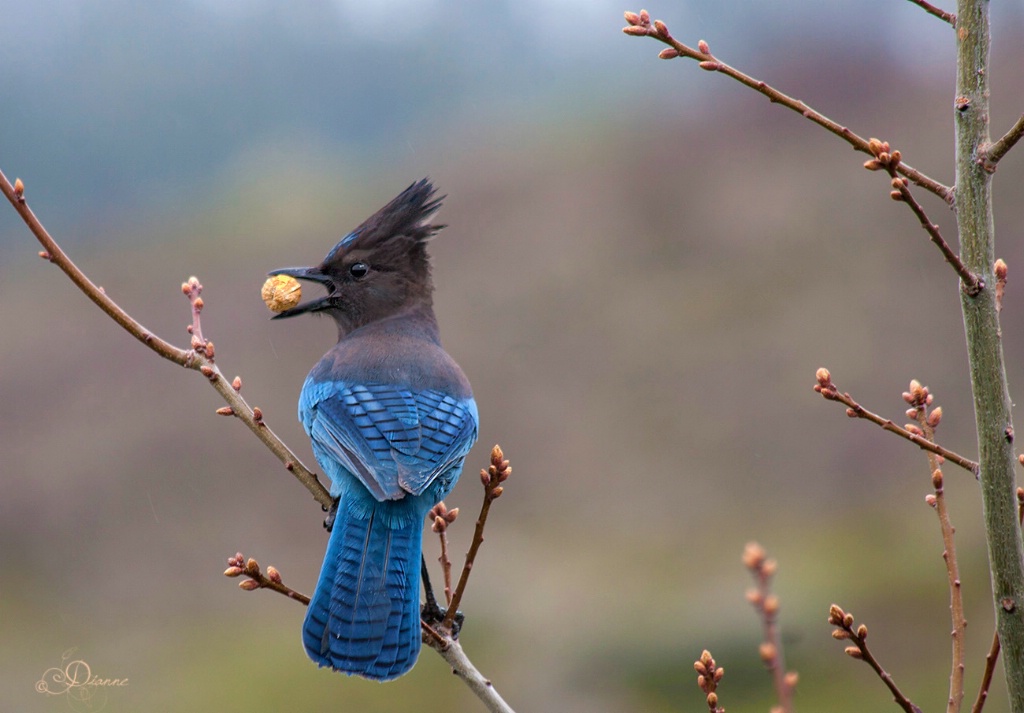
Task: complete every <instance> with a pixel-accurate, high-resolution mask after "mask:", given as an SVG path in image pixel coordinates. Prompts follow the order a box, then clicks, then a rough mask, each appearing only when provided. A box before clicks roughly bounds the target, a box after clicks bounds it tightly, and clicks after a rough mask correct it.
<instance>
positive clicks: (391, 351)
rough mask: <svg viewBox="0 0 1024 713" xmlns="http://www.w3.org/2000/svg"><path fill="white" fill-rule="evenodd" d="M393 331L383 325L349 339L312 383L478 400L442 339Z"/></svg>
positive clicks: (321, 364) (312, 376)
mask: <svg viewBox="0 0 1024 713" xmlns="http://www.w3.org/2000/svg"><path fill="white" fill-rule="evenodd" d="M393 327H394V325H388V324H380V323H377V324H372V325H367V326H366V327H363V328H361V329H358V330H356V331H354V332H352V333H350V334H348V335H346V336H345V337H344V338H343V339H341V340H339V341H338V343H337V344H336V345H335V346H334V347H332V348H331V350H330V351H328V352H327V353H326V354H325V355H324V356H323V358H322V359H321V360H320V361H319V363H317V365H316V366H314V367H313V370H312V371H311V372H310V374H309V379H308V381H310V382H313V383H325V382H343V383H347V384H388V385H391V386H393V387H394V388H395V389H397V390H402V391H409V392H421V391H436V392H440V393H443V394H446V395H448V396H451V397H454V398H456V399H471V398H472V396H473V392H472V389H471V388H470V385H469V380H468V379H467V378H466V375H465V374H464V373H463V371H462V369H461V368H460V367H459V365H458V364H457V363H456V362H455V360H454V359H452V357H451V356H449V354H448V353H447V352H446V351H445V350H444V349H443V348H442V347H441V344H440V343H439V341H438V340H437V338H436V334H435V335H431V334H430V333H428V332H420V331H416V330H408V329H395V328H393Z"/></svg>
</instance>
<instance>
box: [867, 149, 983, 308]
mask: <svg viewBox="0 0 1024 713" xmlns="http://www.w3.org/2000/svg"><path fill="white" fill-rule="evenodd" d="M868 148H869V149H870V151H871V155H872V156H874V158H873V159H871V160H869V161H866V162H865V163H864V168H866V169H868V170H869V171H878V170H880V169H884V170H885V171H886V172H888V174H889V176H890V177H891V178H892V187H893V191H892V192H891V193H890V194H889V196H890V197H891V198H892V199H893V200H896V201H902V202H903V203H906V204H907V206H908V207H909V208H910V210H912V211H913V212H914V215H916V216H917V219H918V220H919V221H920V222H921V227H922V228H924V230H925V232H926V233H928V237H930V238H931V240H932V242H933V243H935V246H936V247H938V249H939V251H940V252H942V256H943V257H944V258H946V262H948V263H949V264H950V266H951V267H952V268H953V270H955V271H956V274H957V275H958V276H959V277H960V281H961V282H962V283H963V288H964V292H966V293H967V294H968V295H970V296H971V297H977V296H978V293H979V292H981V291H982V290H983V289H985V282H984V281H983V280H982V279H981V278H980V277H978V276H977V275H976V274H974V273H973V272H971V271H970V270H968V269H967V266H966V265H964V263H963V260H961V259H960V256H959V255H957V254H956V253H955V252H953V250H952V248H950V247H949V243H947V242H946V241H945V240H944V239H943V238H942V234H941V233H940V232H939V226H937V225H936V224H935V223H933V222H932V221H931V220H929V218H928V216H927V214H925V212H924V208H922V207H921V204H920V203H918V202H917V200H916V199H915V198H914V196H913V195H912V194H911V193H910V187H909V186H908V185H907V181H906V179H905V178H900V177H899V176H897V175H896V174H897V173H898V172H899V167H900V164H901V163H902V156H901V154H900V152H899V150H896V149H890V147H889V142H888V141H879V140H878V139H868Z"/></svg>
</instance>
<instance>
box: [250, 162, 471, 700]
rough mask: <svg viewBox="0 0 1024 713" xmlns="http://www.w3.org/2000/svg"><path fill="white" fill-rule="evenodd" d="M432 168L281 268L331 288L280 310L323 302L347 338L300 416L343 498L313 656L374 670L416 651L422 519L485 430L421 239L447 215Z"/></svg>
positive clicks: (317, 601)
mask: <svg viewBox="0 0 1024 713" xmlns="http://www.w3.org/2000/svg"><path fill="white" fill-rule="evenodd" d="M434 194H435V189H434V187H433V186H432V185H431V183H430V182H429V181H428V180H427V179H423V180H422V181H419V182H417V183H414V184H412V185H411V186H409V187H408V188H407V189H406V190H404V191H403V192H402V193H401V194H399V195H398V196H397V197H396V198H395V199H394V200H392V201H391V202H390V203H388V204H387V205H386V206H384V207H383V208H381V209H380V210H379V211H378V212H377V213H376V214H374V215H373V216H371V217H370V218H369V219H367V220H366V221H365V222H364V223H363V224H362V225H360V226H359V227H358V228H356V229H355V230H353V231H352V232H351V233H349V234H348V235H346V236H345V237H344V238H342V239H341V242H339V243H338V244H337V245H336V246H335V247H334V248H333V249H332V250H331V251H330V252H329V253H327V257H325V258H324V261H323V262H322V263H320V264H319V265H317V266H316V267H302V268H285V269H281V270H274V271H273V272H271V273H270V274H271V275H291V276H292V277H296V278H299V279H302V280H310V281H312V282H317V283H319V284H321V285H323V286H324V287H325V288H327V294H326V295H325V296H324V297H321V298H319V299H315V300H311V301H309V302H306V303H304V304H300V305H298V306H296V307H293V308H292V309H289V310H286V311H284V312H281V313H280V314H278V315H277V316H276V317H275V319H280V318H284V317H293V316H295V315H298V314H305V313H307V312H319V313H324V314H328V315H330V316H331V317H333V318H334V321H335V322H337V324H338V343H337V344H336V345H334V346H333V347H332V348H331V349H330V350H329V351H328V352H327V354H325V355H324V357H323V358H322V359H321V360H320V361H319V363H317V365H316V366H314V367H313V370H312V371H311V372H310V373H309V376H308V377H307V378H306V383H305V384H303V386H302V392H301V393H300V394H299V420H300V421H302V425H303V426H304V427H305V429H306V433H308V434H309V437H310V439H311V440H312V443H313V453H314V455H315V456H316V459H317V461H319V463H320V466H321V468H323V470H324V471H325V472H326V473H327V475H328V476H329V477H330V479H331V496H332V497H334V498H335V504H334V507H333V508H332V510H331V514H330V515H329V516H328V519H327V523H326V524H327V526H328V528H330V529H331V534H330V541H329V543H328V545H327V554H326V555H325V557H324V563H323V568H322V569H321V571H320V580H319V582H318V583H317V585H316V590H315V591H314V593H313V598H312V600H311V601H310V603H309V608H308V610H307V612H306V620H305V623H304V624H303V628H302V641H303V644H304V645H305V648H306V652H307V653H308V654H309V656H310V658H312V659H313V660H314V661H316V662H317V663H318V664H319V665H320V666H330V667H331V668H333V669H335V670H337V671H343V672H345V673H346V674H349V675H352V674H358V675H360V676H364V677H366V678H370V679H375V680H379V681H386V680H389V679H393V678H397V677H398V676H401V675H402V674H404V673H405V672H406V671H408V670H409V669H410V668H412V666H413V664H414V663H416V657H417V655H418V654H419V650H420V585H419V575H420V566H421V564H420V563H421V559H422V557H421V552H422V543H423V520H424V517H425V516H426V514H427V513H428V512H429V511H430V509H431V508H432V507H433V506H434V505H435V504H437V502H438V501H440V500H441V499H442V498H444V497H445V496H446V495H447V494H448V493H449V492H450V491H451V489H452V487H453V486H454V485H455V481H456V480H458V478H459V474H460V473H461V472H462V463H463V461H464V460H465V457H466V454H467V453H468V452H469V449H470V447H471V446H472V445H473V442H474V441H475V440H476V436H477V427H478V416H477V408H476V402H475V401H474V400H473V393H472V391H471V389H470V387H469V381H468V380H467V379H466V377H465V375H464V374H463V373H462V370H461V369H460V368H459V366H458V364H456V363H455V361H454V360H453V359H452V358H451V357H450V356H448V354H447V353H446V352H445V351H444V349H442V348H441V341H440V337H439V334H438V327H437V319H436V318H435V317H434V310H433V304H432V298H431V293H432V292H433V284H432V282H431V278H430V262H429V258H428V256H427V250H426V242H427V240H428V239H429V238H430V237H432V236H433V235H434V234H435V233H437V232H438V231H439V230H441V228H443V227H444V226H442V225H431V224H430V223H429V221H430V219H431V217H432V216H433V214H434V213H435V212H436V211H437V210H438V208H440V207H441V200H442V198H435V197H434Z"/></svg>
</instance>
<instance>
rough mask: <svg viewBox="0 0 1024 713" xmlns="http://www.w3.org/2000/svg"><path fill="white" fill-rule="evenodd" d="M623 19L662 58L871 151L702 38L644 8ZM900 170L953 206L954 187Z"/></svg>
mask: <svg viewBox="0 0 1024 713" xmlns="http://www.w3.org/2000/svg"><path fill="white" fill-rule="evenodd" d="M626 22H628V23H629V25H628V26H627V27H624V28H623V30H622V31H623V32H625V33H626V34H627V35H635V36H639V37H653V38H654V39H656V40H658V41H659V42H662V43H664V44H666V45H668V46H669V47H670V49H666V50H662V52H661V54H660V55H658V56H659V57H661V58H662V59H675V58H676V57H687V58H689V59H693V60H696V61H697V62H698V63H699V65H700V68H701V69H704V70H707V71H709V72H721V73H722V74H725V75H727V76H729V77H732V78H733V79H735V80H736V81H737V82H739V83H740V84H743V85H745V86H747V87H750V88H751V89H753V90H754V91H756V92H759V93H761V94H763V95H764V96H766V97H768V100H769V101H771V102H772V103H774V104H781V105H782V106H784V107H786V108H787V109H791V110H792V111H795V112H796V113H798V114H800V115H801V116H803V117H804V118H805V119H808V120H810V121H812V122H814V123H815V124H817V125H818V126H820V127H822V128H823V129H825V130H827V131H829V132H831V133H833V134H835V135H836V136H838V137H839V138H841V139H843V140H844V141H846V142H847V143H849V144H850V145H851V146H853V148H854V149H856V150H857V151H862V152H864V153H867V154H870V153H871V151H870V149H869V148H868V140H867V139H865V138H862V137H861V136H858V135H857V134H855V133H854V132H853V131H851V130H850V129H849V128H848V127H845V126H843V125H842V124H838V123H836V122H835V121H832V120H831V119H829V118H828V117H826V116H825V115H824V114H821V113H820V112H818V111H815V110H814V109H812V108H811V107H809V106H807V104H805V103H804V102H802V101H800V100H799V99H794V98H793V97H790V96H788V95H787V94H783V93H782V92H780V91H779V90H778V89H775V88H774V87H772V86H770V85H768V84H766V83H765V82H762V81H760V80H757V79H754V78H753V77H751V76H749V75H747V74H744V73H743V72H741V71H739V70H738V69H736V68H734V67H731V66H730V65H728V64H726V63H725V62H722V61H721V60H720V59H718V58H716V57H715V56H714V55H712V54H711V50H710V48H709V47H708V43H707V42H705V41H704V40H701V41H700V42H699V43H698V45H697V47H698V49H693V48H692V47H689V46H687V45H685V44H683V43H682V42H679V41H678V40H677V39H675V38H674V37H672V35H671V34H670V33H669V31H668V27H666V25H665V23H664V22H662V21H661V20H655V21H654V22H653V23H652V22H651V18H650V15H649V14H648V13H647V11H646V10H641V11H640V13H635V12H627V13H626ZM899 172H900V174H901V175H903V176H906V177H907V178H908V179H910V180H911V181H913V182H914V183H916V184H917V185H919V186H921V187H922V188H924V189H926V190H928V191H931V192H932V193H934V194H935V195H937V196H938V197H939V198H941V199H942V200H944V201H945V202H946V203H947V204H948V205H953V189H951V188H950V187H949V186H946V185H943V184H942V183H939V182H938V181H936V180H934V179H932V178H929V177H928V176H926V175H925V174H923V173H921V172H920V171H918V170H917V169H916V168H913V167H911V166H909V165H907V164H905V163H902V164H900V167H899Z"/></svg>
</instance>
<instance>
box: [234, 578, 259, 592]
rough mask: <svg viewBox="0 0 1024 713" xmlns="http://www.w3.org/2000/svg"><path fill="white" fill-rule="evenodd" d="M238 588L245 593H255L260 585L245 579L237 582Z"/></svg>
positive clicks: (252, 580)
mask: <svg viewBox="0 0 1024 713" xmlns="http://www.w3.org/2000/svg"><path fill="white" fill-rule="evenodd" d="M238 586H239V588H241V589H244V590H245V591H247V592H255V591H256V590H257V589H259V588H260V583H259V582H257V581H256V580H254V579H246V580H245V581H242V582H239V583H238Z"/></svg>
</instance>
